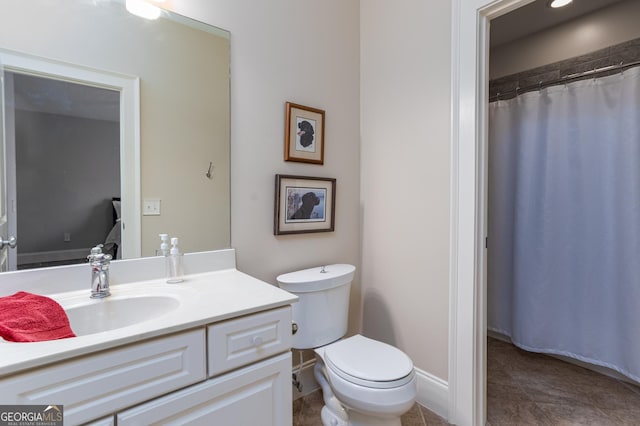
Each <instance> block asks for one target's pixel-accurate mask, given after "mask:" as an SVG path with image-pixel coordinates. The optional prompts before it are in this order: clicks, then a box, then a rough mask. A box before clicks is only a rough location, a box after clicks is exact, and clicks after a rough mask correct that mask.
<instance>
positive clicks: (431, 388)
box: [415, 368, 449, 419]
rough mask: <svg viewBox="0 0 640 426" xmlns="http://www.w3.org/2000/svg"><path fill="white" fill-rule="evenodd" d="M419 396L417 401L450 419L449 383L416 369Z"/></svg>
mask: <svg viewBox="0 0 640 426" xmlns="http://www.w3.org/2000/svg"><path fill="white" fill-rule="evenodd" d="M415 370H416V378H417V379H418V396H417V398H416V401H417V402H418V404H420V405H422V406H423V407H426V408H428V409H429V410H431V411H433V412H434V413H436V414H437V415H439V416H440V417H442V418H444V419H448V418H449V383H448V382H446V381H445V380H442V379H441V378H439V377H436V376H433V375H431V374H429V373H427V372H426V371H424V370H421V369H419V368H416V369H415Z"/></svg>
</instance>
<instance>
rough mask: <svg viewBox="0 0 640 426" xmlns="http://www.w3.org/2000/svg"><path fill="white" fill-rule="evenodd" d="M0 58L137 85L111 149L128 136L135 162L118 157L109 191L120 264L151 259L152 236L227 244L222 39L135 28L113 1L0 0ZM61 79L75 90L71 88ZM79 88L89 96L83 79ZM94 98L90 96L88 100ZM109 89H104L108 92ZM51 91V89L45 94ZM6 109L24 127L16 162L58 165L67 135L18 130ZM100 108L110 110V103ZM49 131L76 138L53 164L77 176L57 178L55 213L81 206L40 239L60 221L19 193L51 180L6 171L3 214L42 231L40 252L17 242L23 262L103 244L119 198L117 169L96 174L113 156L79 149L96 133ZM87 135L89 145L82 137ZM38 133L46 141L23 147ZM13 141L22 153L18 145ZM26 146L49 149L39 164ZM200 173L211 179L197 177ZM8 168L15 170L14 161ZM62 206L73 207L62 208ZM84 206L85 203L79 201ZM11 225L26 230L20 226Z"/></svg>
mask: <svg viewBox="0 0 640 426" xmlns="http://www.w3.org/2000/svg"><path fill="white" fill-rule="evenodd" d="M0 48H2V49H6V50H9V51H13V52H20V53H22V54H26V55H29V56H31V57H38V58H47V59H50V60H53V61H54V62H60V63H65V64H68V65H70V66H73V67H78V68H86V69H90V70H95V71H98V72H102V71H104V72H107V73H108V72H112V73H117V74H119V75H123V76H130V77H132V78H135V79H136V81H137V82H138V84H139V114H138V117H137V118H135V119H134V120H133V121H134V122H133V123H132V122H131V119H130V118H126V120H124V119H123V121H122V122H120V123H119V137H120V140H119V141H120V144H121V146H122V147H123V148H124V150H126V148H127V147H128V146H129V145H128V144H130V143H135V138H136V137H138V138H139V158H135V157H136V154H135V152H134V154H133V155H129V156H128V157H127V156H126V155H124V154H123V153H122V152H120V160H121V164H120V167H121V169H122V170H123V171H126V170H128V172H127V173H124V172H123V176H124V177H123V179H122V182H120V183H119V184H120V188H121V191H122V192H123V199H122V204H121V208H122V218H123V219H122V220H123V225H124V230H123V240H122V247H121V250H120V254H122V255H123V257H124V258H129V257H136V256H140V255H141V256H153V255H155V254H156V249H157V248H158V247H159V238H158V234H159V233H167V234H169V235H170V236H172V237H173V236H176V237H179V238H180V246H181V249H182V251H185V252H194V251H203V250H213V249H220V248H226V247H229V246H230V239H231V238H230V177H229V156H230V147H229V118H230V112H229V97H230V93H229V68H230V63H229V62H230V59H229V34H228V33H227V32H226V31H223V30H220V29H217V28H214V27H210V26H207V25H204V24H202V23H198V22H195V21H192V20H190V19H187V18H184V17H180V16H178V15H176V14H174V13H169V12H163V16H162V17H161V18H160V19H158V20H155V21H147V20H144V19H142V18H139V17H136V16H133V15H131V14H129V13H127V12H126V10H125V7H124V2H121V1H117V0H97V1H96V0H91V1H89V0H29V1H16V0H0ZM5 71H7V72H13V75H12V77H10V78H5V80H13V81H14V82H15V81H16V79H25V78H31V75H32V74H36V75H37V76H38V77H43V76H42V75H41V74H42V73H41V72H35V73H34V72H33V71H32V70H28V69H27V70H22V69H11V67H7V69H6V70H5ZM7 75H9V74H7ZM44 77H50V76H49V75H45V76H44ZM67 80H71V81H72V82H74V83H78V81H77V80H75V79H73V78H71V79H67ZM80 83H81V85H82V84H83V85H85V86H99V87H101V86H100V85H93V84H89V83H87V82H86V81H81V82H80ZM103 88H104V87H103ZM103 88H101V89H95V87H92V89H95V90H102V89H103ZM118 90H119V89H117V88H116V92H117V91H118ZM51 92H55V90H54V89H51ZM62 93H67V95H65V96H66V98H65V99H63V101H64V102H66V103H67V104H71V105H72V106H74V107H75V108H73V107H70V109H71V110H73V109H76V110H77V109H80V110H83V109H87V108H88V107H86V106H84V107H79V108H78V105H80V101H79V100H77V99H76V98H74V97H72V96H68V92H67V91H62ZM6 97H7V96H5V98H6ZM40 101H42V100H40ZM16 102H17V101H16ZM101 102H102V103H106V102H107V101H106V100H105V99H101V100H99V101H96V102H95V103H101ZM121 106H122V100H121ZM16 108H17V109H16V112H17V114H16V117H15V120H16V121H15V122H14V125H15V124H18V125H19V126H20V128H21V129H27V130H28V131H27V132H26V133H28V136H29V138H30V139H29V140H28V141H27V142H21V141H22V140H24V138H23V136H22V135H24V133H25V131H24V130H20V132H19V133H20V136H18V135H17V136H16V144H18V145H17V146H16V153H21V154H19V156H20V155H21V156H22V157H23V158H25V157H24V156H25V155H26V154H28V153H29V152H32V151H33V150H35V151H37V155H39V156H40V157H42V156H43V155H46V156H48V157H49V158H50V160H51V162H52V163H53V164H49V165H48V166H47V167H52V168H55V166H56V165H59V166H60V167H59V168H61V169H63V168H64V167H65V166H62V164H63V161H62V159H61V161H60V162H59V164H58V162H57V161H56V159H55V156H56V155H58V156H60V155H63V154H62V153H63V152H64V150H63V148H62V147H60V148H59V149H56V148H52V146H51V145H53V143H54V141H56V140H58V141H60V140H63V141H65V142H67V143H71V142H70V141H71V139H72V138H71V137H67V136H69V135H68V134H65V133H64V131H61V135H57V136H55V132H52V131H49V130H43V128H40V127H38V126H36V125H32V124H27V125H25V124H24V120H25V116H28V115H34V114H35V113H36V112H35V111H33V109H34V108H33V107H29V108H28V107H24V108H23V107H18V104H17V103H16ZM108 108H112V109H113V105H111V106H109V107H108ZM29 109H30V110H31V111H28V110H29ZM116 109H117V108H116ZM122 109H123V110H124V109H125V108H124V107H123V108H122ZM111 113H113V110H112V111H111ZM37 114H38V115H39V117H40V118H41V121H47V120H45V118H47V119H51V116H52V115H54V114H57V115H64V116H65V117H63V118H64V120H65V121H66V122H68V121H71V120H75V119H76V118H74V117H73V114H71V113H69V112H67V113H60V112H56V113H52V112H51V111H48V112H43V111H38V112H37ZM116 115H117V113H116ZM135 115H136V114H134V117H135ZM18 116H20V117H18ZM123 117H127V115H126V114H125V111H120V118H121V119H122V118H123ZM91 119H92V120H94V121H101V124H102V125H104V126H105V127H109V126H108V125H107V124H108V123H111V125H113V121H112V119H111V118H105V117H101V118H99V119H97V118H91ZM57 126H58V127H65V128H66V129H67V130H66V131H67V133H74V134H75V136H77V137H78V139H79V140H80V141H76V142H75V143H76V145H75V147H76V148H72V149H71V151H68V152H67V153H66V154H64V157H65V158H64V160H66V161H68V160H69V159H70V158H69V157H72V158H71V163H75V164H76V165H78V164H81V165H85V166H86V167H80V171H76V172H75V173H76V175H78V179H73V182H75V183H73V182H71V181H70V180H66V181H62V182H59V183H57V184H56V185H58V186H61V187H63V188H62V190H63V192H65V193H66V194H67V195H69V197H68V198H69V201H68V202H67V201H65V207H66V208H69V209H71V210H73V209H76V210H79V209H81V204H85V205H86V204H89V207H87V206H85V207H82V209H85V212H84V213H83V214H82V217H83V219H79V220H74V221H71V222H69V223H67V224H65V225H64V226H63V227H62V228H59V229H58V228H56V229H55V230H54V229H51V228H53V225H48V222H51V223H52V222H53V221H52V219H53V218H55V217H56V216H61V215H68V213H65V212H63V211H61V209H60V208H56V206H55V203H53V202H52V201H51V200H46V199H44V197H43V195H42V194H36V193H32V194H30V193H29V188H30V187H31V188H33V187H37V186H38V185H42V184H44V183H45V180H47V179H49V180H53V179H50V178H49V177H47V171H46V168H45V167H44V166H36V167H35V169H34V170H31V171H27V170H24V171H22V170H16V176H18V177H20V176H23V178H22V183H23V185H21V184H20V179H18V187H17V188H18V190H17V193H16V194H15V198H16V199H17V202H16V201H15V200H14V201H13V202H11V200H8V204H6V205H7V206H8V208H9V209H10V210H11V209H12V208H14V209H18V210H22V209H25V210H29V209H30V210H32V211H31V212H30V213H33V214H32V217H31V218H30V219H29V220H30V221H32V222H31V223H32V224H34V225H29V228H31V227H32V226H35V227H40V228H41V231H42V232H40V234H46V233H47V232H44V231H51V232H50V234H51V235H50V236H48V237H47V238H48V239H49V242H48V243H47V244H48V245H42V246H41V247H38V246H37V244H36V245H34V243H33V241H32V240H33V238H31V237H29V236H28V235H27V239H26V240H25V245H24V249H25V250H28V252H25V253H22V254H25V255H26V254H29V253H30V254H32V255H34V256H31V257H28V256H23V258H24V259H31V261H33V259H37V258H38V256H37V255H38V253H46V252H55V251H64V250H78V253H81V252H84V251H86V253H85V254H84V256H86V254H88V252H89V249H90V248H91V246H92V245H95V244H104V243H105V242H107V240H108V237H109V234H110V233H111V231H112V228H113V225H115V224H117V222H114V220H117V214H116V210H115V209H114V207H113V203H112V201H113V199H116V198H118V197H119V195H120V194H118V193H117V187H118V180H119V179H120V178H119V176H120V172H119V171H118V170H116V169H117V165H114V166H113V168H114V170H112V171H111V172H107V171H105V169H104V166H105V165H106V163H107V162H108V158H107V157H113V155H114V152H115V153H116V154H115V155H116V156H117V155H118V154H117V153H118V151H113V150H111V151H109V150H106V152H105V150H102V151H100V150H99V149H98V148H96V147H91V143H99V141H100V140H101V138H102V137H103V135H104V133H103V130H99V131H97V130H96V131H95V133H94V131H93V130H91V131H88V132H89V133H86V132H87V131H85V133H82V132H80V131H79V130H78V131H72V130H68V129H69V128H68V127H66V125H64V126H63V125H62V124H57ZM8 127H10V126H8ZM127 127H128V128H129V131H128V132H127V131H126V128H127ZM111 132H113V127H112V126H111ZM90 134H93V135H94V136H93V137H89V136H88V135H90ZM128 134H129V135H130V134H133V135H134V137H129V136H127V135H128ZM43 135H44V136H45V137H46V138H47V140H46V141H44V142H43V141H36V140H35V139H39V138H40V137H41V136H43ZM88 139H92V140H91V141H89V140H88ZM129 139H133V140H129ZM81 140H84V141H85V142H82V141H81ZM22 143H23V144H24V146H22V145H20V144H22ZM36 143H45V144H47V143H48V144H50V146H49V148H50V149H53V151H52V153H50V154H45V152H46V151H43V150H42V149H41V148H34V147H37V146H38V145H36ZM77 144H80V145H77ZM25 150H26V151H25ZM30 150H31V151H30ZM121 151H123V150H121ZM25 152H26V154H25ZM123 160H124V162H123ZM210 164H212V169H211V174H210V175H208V174H207V172H208V171H209V165H210ZM17 167H21V166H20V163H18V165H17ZM132 170H133V171H132ZM136 170H137V171H136ZM92 172H93V173H92ZM68 174H71V173H68ZM24 176H26V178H25V177H24ZM137 176H139V178H138V177H137ZM136 180H138V182H136ZM5 181H6V179H5ZM107 182H108V183H107ZM5 183H6V182H4V181H3V184H5ZM46 183H53V182H49V181H47V182H46ZM99 186H106V187H108V188H109V189H105V190H104V191H103V190H100V191H103V192H101V194H100V195H97V194H92V193H91V191H92V188H96V191H95V192H96V193H97V192H98V190H97V188H98V187H99ZM114 187H115V189H114ZM137 188H139V189H137ZM40 189H42V188H40ZM125 193H133V194H135V197H134V198H133V201H127V199H126V198H125V195H124V194H125ZM74 198H75V199H76V200H82V201H84V203H79V202H77V203H76V204H74V202H73V201H72V200H73V199H74ZM90 198H93V199H94V200H93V201H90V202H89V200H88V199H90ZM145 200H160V212H159V213H160V214H159V215H156V214H152V215H146V214H145V212H144V211H143V206H144V201H145ZM0 204H1V203H0ZM69 204H71V205H69ZM22 206H30V207H22ZM86 209H88V210H86ZM131 211H136V212H138V213H137V215H136V216H135V217H133V218H131V219H127V217H131V216H130V214H131ZM17 213H18V225H17V228H14V229H17V232H18V235H16V236H17V238H18V247H19V248H20V247H21V245H20V241H21V237H20V233H22V232H23V231H21V225H20V212H19V211H18V212H17ZM151 213H157V212H156V211H153V212H151ZM128 215H129V216H128ZM23 221H24V222H25V223H23V224H24V225H26V223H27V222H26V221H27V219H23ZM136 221H138V222H139V224H140V225H139V230H135V222H136ZM129 224H130V225H131V228H133V229H134V230H135V232H134V236H133V238H135V241H134V242H133V243H131V244H127V243H126V239H125V237H124V235H125V234H126V232H127V231H128V230H130V228H128V227H127V225H129ZM82 228H88V229H91V230H94V231H95V230H96V229H98V228H99V229H100V230H99V231H96V232H97V233H98V234H101V235H102V236H101V237H98V236H95V235H94V236H91V237H87V239H84V237H83V236H82V234H81V233H82V232H83V231H82ZM2 236H3V237H5V239H6V237H7V235H2ZM56 240H58V241H56ZM65 240H67V241H65ZM27 242H28V244H27ZM76 242H77V244H75V243H76ZM83 245H86V246H87V247H82V246H83ZM52 247H53V249H52ZM18 250H19V249H18ZM18 253H19V254H20V253H21V252H20V251H18ZM54 258H55V256H54Z"/></svg>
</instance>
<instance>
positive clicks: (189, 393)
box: [117, 352, 292, 426]
mask: <svg viewBox="0 0 640 426" xmlns="http://www.w3.org/2000/svg"><path fill="white" fill-rule="evenodd" d="M290 381H291V353H290V352H287V353H284V354H282V355H279V356H276V357H273V358H269V359H267V360H265V361H262V362H259V363H256V364H253V365H250V366H248V367H245V368H243V369H240V370H237V371H234V372H231V373H228V374H225V375H222V376H220V377H217V378H215V379H210V380H208V381H206V382H204V383H200V384H197V385H194V386H191V387H189V388H187V389H183V390H181V391H178V392H174V393H172V394H170V395H167V396H164V397H162V398H158V399H156V400H153V401H150V402H147V403H145V404H142V405H139V406H138V407H135V408H132V409H130V410H127V411H123V412H121V413H118V416H117V418H118V420H117V424H118V426H134V425H141V426H150V425H176V426H178V425H202V426H216V425H220V426H235V425H237V426H247V425H251V426H284V425H291V423H292V413H291V409H292V408H291V404H292V397H291V383H290Z"/></svg>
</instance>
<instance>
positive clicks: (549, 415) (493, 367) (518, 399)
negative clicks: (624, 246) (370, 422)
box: [293, 339, 640, 426]
mask: <svg viewBox="0 0 640 426" xmlns="http://www.w3.org/2000/svg"><path fill="white" fill-rule="evenodd" d="M487 348H488V359H487V424H489V425H490V426H528V425H531V426H565V425H567V426H568V425H593V426H640V387H638V386H634V385H631V384H628V383H625V382H621V381H619V380H615V379H612V378H610V377H607V376H603V375H601V374H598V373H595V372H593V371H591V370H587V369H585V368H582V367H578V366H576V365H573V364H569V363H566V362H563V361H560V360H557V359H555V358H552V357H549V356H546V355H542V354H535V353H531V352H526V351H523V350H520V349H518V348H517V347H515V346H513V345H511V344H509V343H505V342H502V341H500V340H496V339H489V341H488V345H487ZM321 409H322V393H321V392H320V391H319V390H318V391H316V392H313V393H311V394H310V395H307V396H305V397H304V398H300V399H297V400H296V401H294V403H293V426H322V421H321V420H320V410H321ZM402 425H403V426H432V425H438V426H441V425H448V423H447V422H446V421H445V420H444V419H442V418H441V417H439V416H437V415H436V414H434V413H433V412H431V411H429V410H428V409H426V408H424V407H422V406H420V405H418V404H416V405H414V407H413V408H412V409H411V410H410V411H409V412H408V413H406V414H405V415H404V416H402Z"/></svg>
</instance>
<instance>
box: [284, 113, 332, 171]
mask: <svg viewBox="0 0 640 426" xmlns="http://www.w3.org/2000/svg"><path fill="white" fill-rule="evenodd" d="M284 134H285V137H284V160H285V161H298V162H301V163H312V164H324V111H323V110H321V109H317V108H311V107H307V106H304V105H298V104H294V103H292V102H287V103H286V120H285V131H284Z"/></svg>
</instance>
